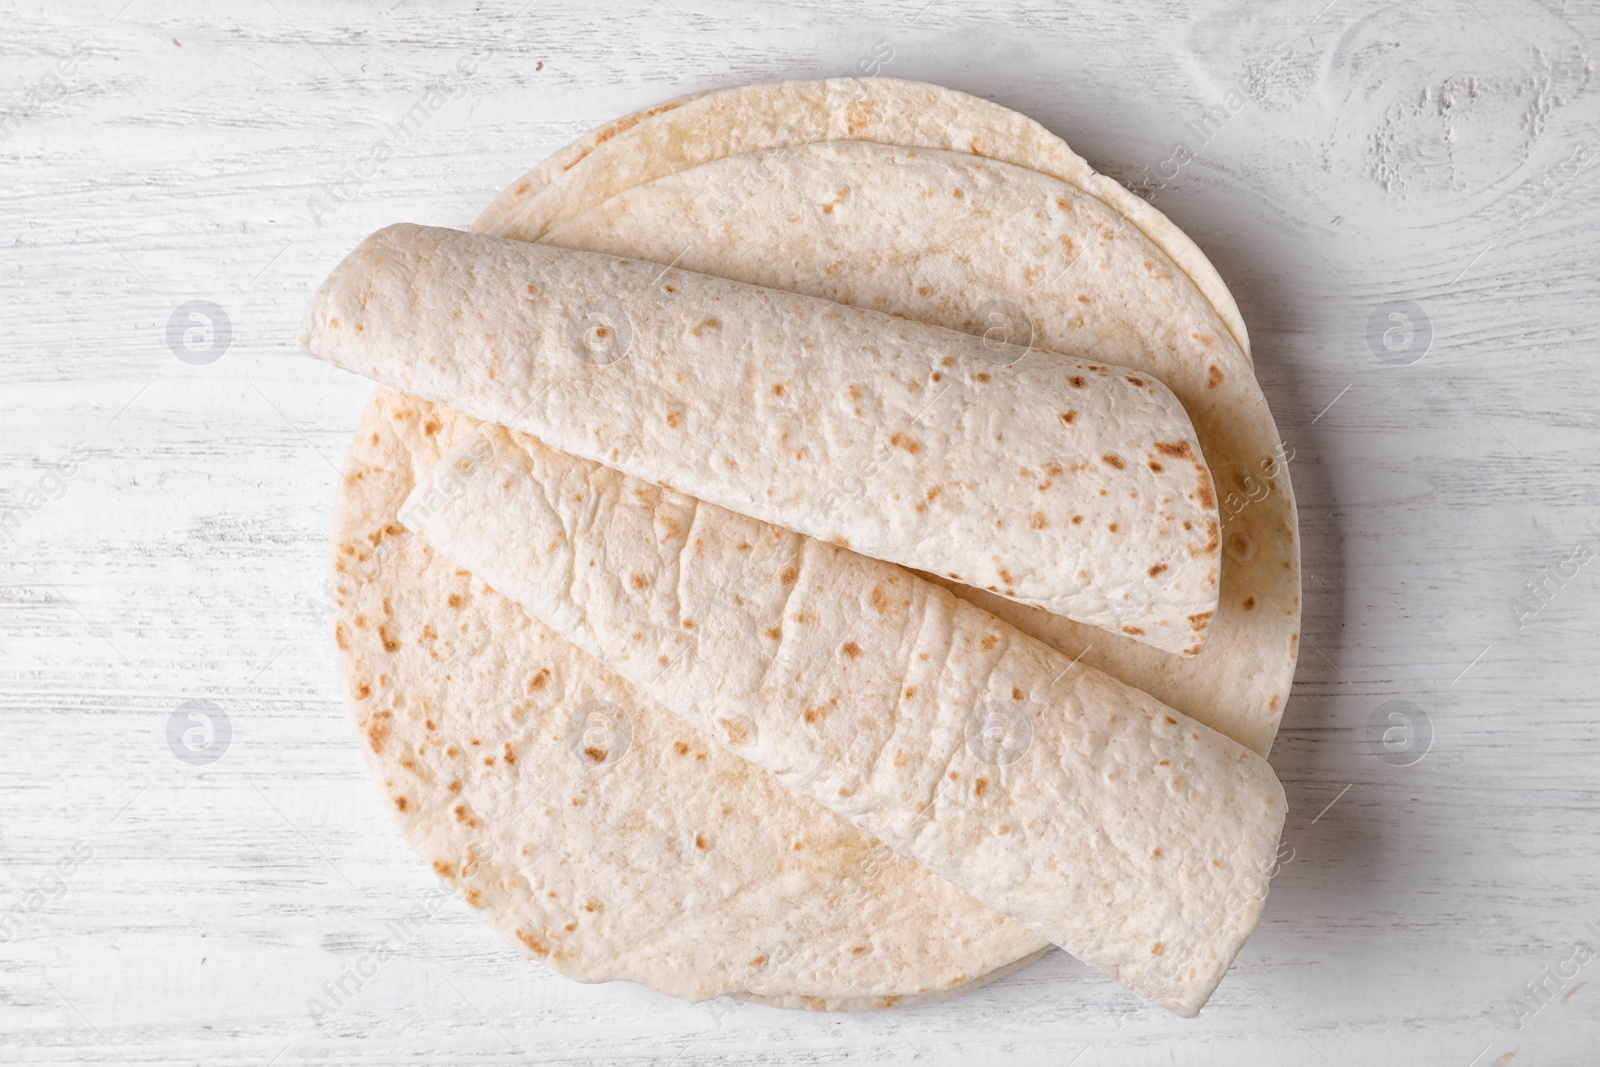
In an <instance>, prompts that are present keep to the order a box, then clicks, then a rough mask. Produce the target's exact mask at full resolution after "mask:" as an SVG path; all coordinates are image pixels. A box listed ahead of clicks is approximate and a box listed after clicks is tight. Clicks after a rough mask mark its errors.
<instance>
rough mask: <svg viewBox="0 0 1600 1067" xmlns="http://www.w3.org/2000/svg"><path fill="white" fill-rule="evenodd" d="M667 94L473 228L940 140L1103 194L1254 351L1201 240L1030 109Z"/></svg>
mask: <svg viewBox="0 0 1600 1067" xmlns="http://www.w3.org/2000/svg"><path fill="white" fill-rule="evenodd" d="M674 102H675V103H678V104H679V106H678V107H677V108H675V109H674V110H673V113H672V114H670V115H665V116H663V117H661V118H652V119H651V120H650V121H648V122H643V121H641V122H638V123H635V124H632V125H631V126H630V127H629V128H628V129H627V130H624V131H619V132H618V133H617V134H616V135H615V136H613V137H610V138H607V139H606V140H605V141H604V142H603V143H596V144H595V145H593V146H592V147H591V148H590V150H589V151H588V152H585V153H583V154H582V157H581V158H580V159H579V160H576V161H574V162H573V163H571V164H570V165H564V167H563V169H562V172H561V173H560V174H558V175H554V176H552V177H551V179H550V180H548V181H539V180H534V181H528V178H531V177H533V175H534V174H535V173H537V172H538V170H539V168H535V170H534V172H530V175H529V176H527V177H525V178H524V179H523V181H519V182H515V183H513V184H512V185H511V186H510V187H509V188H508V189H506V190H505V191H504V192H502V193H501V194H500V196H498V197H497V198H496V199H495V200H494V201H493V202H492V203H491V204H490V205H489V207H488V208H487V209H486V210H485V211H484V212H483V214H482V215H480V216H479V217H478V222H477V223H476V224H475V225H474V226H473V229H475V230H477V231H478V232H479V233H490V234H497V235H501V236H507V237H510V236H514V235H515V234H524V235H528V236H526V237H524V239H525V240H529V241H535V240H538V239H539V238H540V237H541V236H543V235H544V232H545V230H547V229H549V228H550V227H551V226H552V225H554V224H555V223H557V222H560V221H562V220H564V219H570V218H573V217H574V216H576V215H578V214H581V213H582V212H584V211H586V210H588V209H589V208H591V207H594V206H595V205H596V204H599V203H600V202H602V201H604V200H606V199H609V198H610V197H612V196H615V195H617V194H618V193H620V192H623V191H625V190H627V189H631V188H633V187H634V186H638V185H643V184H644V183H646V182H648V181H652V180H654V179H656V178H660V177H663V176H665V175H667V174H673V173H677V172H679V171H683V170H688V169H689V168H691V167H695V166H698V165H700V164H702V163H710V162H713V161H715V160H717V159H721V158H723V157H726V156H734V155H742V154H744V153H746V152H753V151H757V150H760V149H766V148H787V147H793V146H797V145H801V144H807V143H811V142H817V141H846V140H849V141H873V142H876V143H879V144H886V145H899V146H905V147H910V148H943V149H947V150H949V151H953V152H962V153H967V154H970V155H973V156H981V157H987V158H991V159H999V160H1002V161H1004V162H1007V163H1014V164H1016V165H1017V166H1020V167H1027V168H1029V169H1031V170H1036V171H1039V172H1040V173H1042V174H1047V175H1050V176H1051V177H1054V178H1059V179H1060V180H1061V181H1064V182H1067V183H1068V184H1070V185H1074V186H1076V187H1078V188H1079V189H1081V190H1083V191H1084V192H1086V193H1089V194H1090V195H1092V196H1095V197H1097V198H1099V199H1100V200H1101V201H1103V202H1104V203H1105V204H1106V205H1107V206H1108V207H1110V208H1111V209H1112V210H1113V211H1115V212H1116V213H1117V214H1119V215H1121V216H1122V217H1123V218H1124V219H1126V220H1127V221H1128V222H1129V223H1130V224H1131V225H1133V226H1134V227H1135V228H1137V229H1138V230H1140V231H1141V232H1142V233H1144V235H1145V236H1146V237H1148V238H1149V239H1150V241H1151V242H1153V243H1154V244H1155V245H1156V247H1158V248H1160V249H1161V250H1162V251H1163V252H1165V253H1166V255H1167V257H1168V258H1169V259H1171V260H1172V261H1173V262H1174V263H1175V264H1177V265H1178V268H1179V269H1180V270H1182V271H1183V272H1184V273H1185V274H1187V275H1189V277H1190V278H1191V279H1192V280H1193V281H1194V284H1195V285H1196V286H1197V287H1198V288H1199V289H1200V291H1201V292H1202V293H1204V294H1205V296H1206V299H1207V300H1208V301H1209V302H1210V303H1211V305H1212V307H1213V308H1215V309H1216V314H1217V315H1218V316H1220V317H1221V319H1222V321H1223V323H1224V324H1225V326H1226V329H1227V331H1228V333H1229V334H1230V335H1231V336H1232V337H1233V339H1234V340H1235V342H1236V343H1237V344H1238V346H1239V348H1240V349H1241V350H1242V351H1243V352H1244V354H1245V358H1246V359H1247V360H1248V359H1249V358H1250V338H1249V334H1248V333H1247V332H1246V331H1245V326H1244V319H1243V317H1242V316H1241V315H1240V314H1239V306H1238V304H1237V303H1235V302H1234V299H1233V294H1231V293H1230V292H1229V291H1228V287H1227V285H1226V283H1224V282H1223V280H1222V277H1221V276H1220V275H1219V274H1218V273H1217V271H1216V268H1215V267H1213V266H1212V265H1211V261H1210V260H1209V259H1207V258H1206V255H1205V253H1204V252H1202V251H1200V248H1199V246H1198V245H1196V244H1195V243H1194V242H1193V241H1192V240H1190V238H1189V237H1188V235H1187V234H1185V233H1184V232H1183V231H1182V230H1180V229H1178V227H1177V226H1175V225H1174V224H1173V223H1172V222H1171V220H1169V219H1168V218H1167V217H1166V216H1165V215H1163V214H1161V212H1160V211H1158V210H1157V209H1156V208H1153V207H1151V206H1150V205H1149V204H1147V203H1145V202H1144V201H1143V200H1141V199H1139V198H1138V197H1137V196H1135V195H1133V193H1131V192H1129V191H1128V190H1127V189H1125V188H1123V187H1122V185H1121V184H1119V183H1118V182H1116V181H1114V180H1112V179H1111V178H1108V177H1106V176H1105V175H1103V174H1099V173H1097V172H1096V171H1095V170H1094V168H1093V167H1091V166H1089V164H1088V162H1087V161H1086V160H1084V159H1083V157H1082V156H1079V155H1078V154H1077V153H1076V152H1074V151H1072V149H1071V148H1069V147H1068V146H1067V143H1066V142H1065V141H1063V140H1062V139H1061V138H1059V137H1057V136H1056V135H1055V134H1053V133H1051V132H1050V131H1049V130H1047V129H1045V128H1044V127H1043V126H1042V125H1040V124H1039V123H1038V122H1035V121H1034V120H1033V119H1030V118H1028V117H1027V116H1026V115H1023V114H1020V113H1018V112H1016V111H1012V110H1011V109H1010V108H1007V107H1003V106H1001V105H1000V104H996V103H994V102H992V101H989V100H984V99H982V98H981V97H976V96H971V95H968V94H967V93H963V92H958V91H956V90H954V89H946V88H944V87H942V86H938V85H929V84H927V83H925V82H913V81H905V80H903V79H900V78H885V77H872V78H827V79H823V80H816V81H780V82H763V83H760V84H756V85H741V86H737V87H734V88H729V89H721V90H716V91H712V92H708V93H703V94H700V95H699V96H696V97H694V98H693V99H690V100H684V99H683V98H679V100H678V101H674ZM542 166H544V164H541V167H542ZM524 183H526V184H527V185H528V188H526V189H524V188H523V185H524ZM730 192H731V195H732V196H734V197H735V198H736V197H737V196H738V195H739V194H738V191H737V190H736V189H735V190H731V191H730Z"/></svg>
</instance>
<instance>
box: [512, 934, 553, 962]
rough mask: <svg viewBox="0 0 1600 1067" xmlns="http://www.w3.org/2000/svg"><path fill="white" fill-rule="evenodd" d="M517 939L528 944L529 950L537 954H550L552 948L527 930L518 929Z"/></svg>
mask: <svg viewBox="0 0 1600 1067" xmlns="http://www.w3.org/2000/svg"><path fill="white" fill-rule="evenodd" d="M517 940H518V941H521V942H522V943H523V944H524V945H527V946H528V951H529V952H532V953H533V954H534V955H535V956H548V955H550V950H549V949H548V948H546V947H545V945H544V943H543V942H541V941H540V940H539V939H538V938H536V937H534V936H533V935H532V934H530V933H528V932H527V931H526V930H518V931H517Z"/></svg>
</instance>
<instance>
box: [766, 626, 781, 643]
mask: <svg viewBox="0 0 1600 1067" xmlns="http://www.w3.org/2000/svg"><path fill="white" fill-rule="evenodd" d="M763 633H765V634H766V635H767V636H768V637H769V638H771V639H772V640H774V641H776V640H777V639H778V638H780V637H782V636H783V631H782V630H781V629H779V628H778V627H776V626H769V627H767V628H766V630H764V631H763Z"/></svg>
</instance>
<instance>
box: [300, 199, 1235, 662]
mask: <svg viewBox="0 0 1600 1067" xmlns="http://www.w3.org/2000/svg"><path fill="white" fill-rule="evenodd" d="M301 343H302V345H303V346H304V347H305V348H306V349H307V350H308V351H310V352H311V353H313V354H315V355H318V356H320V357H322V358H324V359H327V360H329V361H330V362H332V363H335V364H337V365H339V366H342V367H345V368H346V369H349V370H353V371H356V372H357V373H361V374H365V375H368V376H370V377H372V378H374V379H376V380H378V381H380V382H382V383H384V384H385V385H389V386H392V387H395V388H399V389H402V390H404V391H406V392H408V393H412V394H415V395H418V396H421V397H424V398H426V399H429V400H434V401H437V402H440V403H443V404H447V405H449V406H450V407H452V408H455V409H457V410H459V411H462V412H465V413H467V414H469V415H472V416H474V417H477V418H481V419H486V420H488V421H491V422H496V423H500V424H503V425H506V426H510V427H512V428H514V429H518V430H522V431H525V432H528V433H531V434H533V435H534V436H536V437H538V438H539V439H540V440H541V441H543V442H544V443H546V444H548V445H550V446H552V447H554V448H557V449H560V450H562V451H565V452H569V453H571V454H573V455H577V456H582V457H584V458H586V459H591V460H595V461H597V462H600V463H604V464H606V465H608V466H611V467H614V468H616V469H618V470H621V471H623V472H626V473H628V474H630V475H633V476H634V477H637V478H641V479H644V480H645V481H648V482H651V483H653V484H656V485H660V486H666V487H671V488H674V489H677V490H680V491H683V492H686V493H691V494H693V495H694V496H697V497H700V498H701V499H703V500H706V501H707V502H709V503H713V504H717V505H720V506H722V507H726V508H729V509H731V510H734V511H738V512H740V513H741V514H745V515H750V516H753V517H755V518H759V519H762V520H764V521H767V522H771V523H774V524H776V525H779V526H782V527H784V528H786V529H789V530H794V531H798V532H800V533H804V534H808V535H810V536H812V537H816V538H818V539H821V540H825V541H828V542H830V543H833V544H837V545H841V546H846V547H849V548H852V549H854V550H856V551H858V552H861V553H863V554H866V555H869V556H873V557H875V558H878V559H884V560H889V561H892V562H896V563H901V564H904V565H906V566H910V567H916V568H920V569H923V570H927V571H930V572H933V573H935V574H938V575H940V576H943V577H946V578H949V579H951V580H953V581H958V582H962V583H964V584H967V585H972V586H975V587H978V588H982V589H987V590H989V591H990V592H993V593H997V594H1000V595H1002V596H1005V597H1007V598H1009V599H1011V600H1015V601H1018V602H1020V603H1024V604H1031V605H1036V606H1039V607H1043V608H1045V609H1046V610H1048V611H1051V612H1053V613H1055V614H1058V615H1064V616H1067V617H1068V618H1072V619H1076V620H1078V621H1080V622H1085V623H1088V624H1090V625H1093V626H1098V627H1102V628H1104V629H1108V630H1112V631H1114V632H1119V633H1123V634H1126V635H1129V636H1131V637H1134V638H1136V639H1138V640H1140V641H1143V642H1146V643H1148V644H1151V645H1154V646H1155V647H1157V648H1161V649H1164V650H1166V651H1169V652H1174V653H1179V654H1182V655H1185V656H1192V655H1194V654H1196V653H1198V652H1199V651H1200V649H1201V647H1202V645H1203V643H1204V640H1205V634H1206V631H1207V628H1208V625H1209V622H1210V620H1211V618H1212V616H1213V615H1214V614H1215V611H1216V606H1217V596H1218V588H1219V583H1218V577H1219V570H1220V526H1219V521H1218V516H1217V508H1216V495H1215V492H1214V490H1213V487H1212V481H1211V476H1210V473H1209V472H1208V470H1207V469H1206V465H1205V462H1204V459H1203V457H1202V456H1201V453H1200V446H1199V443H1198V442H1197V440H1196V439H1195V435H1194V429H1193V427H1192V425H1191V424H1190V422H1189V418H1188V416H1187V415H1186V414H1185V413H1184V410H1183V407H1182V405H1181V404H1180V403H1179V402H1178V400H1177V399H1176V398H1175V397H1174V396H1173V395H1172V393H1171V392H1170V391H1169V390H1168V389H1167V388H1166V386H1165V385H1163V384H1162V383H1161V382H1160V381H1158V380H1157V379H1156V378H1155V377H1154V376H1152V375H1150V374H1147V373H1137V372H1133V371H1128V370H1124V369H1121V368H1116V367H1110V366H1106V365H1104V364H1099V363H1093V362H1089V361H1086V360H1083V359H1074V358H1069V357H1066V356H1057V355H1054V354H1051V353H1038V352H1030V351H1029V350H1027V349H1023V348H1018V347H1015V346H1010V345H1004V344H991V343H989V342H988V341H986V340H985V339H984V338H982V337H975V336H972V335H970V334H965V333H958V332H955V331H952V330H945V329H941V328H939V327H935V326H929V325H926V324H924V323H918V322H911V321H906V320H901V319H897V318H895V317H893V316H889V315H884V314H880V313H878V312H873V311H865V310H860V309H856V308H850V307H845V306H842V305H839V304H834V303H830V302H828V301H825V300H818V299H816V298H813V297H805V296H799V295H796V294H792V293H786V292H780V291H778V290H773V289H765V288H762V287H759V286H753V285H745V284H741V283H738V282H733V281H728V280H726V279H722V278H716V277H711V276H708V275H702V274H693V273H690V272H686V271H678V270H673V269H670V268H662V267H659V266H657V265H655V264H650V263H642V262H638V261H635V260H628V259H618V258H615V257H612V256H606V255H600V254H596V253H588V252H577V251H567V250H561V249H554V248H548V247H544V246H541V245H532V244H525V243H522V242H518V241H508V240H502V239H498V238H493V237H486V236H481V235H476V234H469V233H463V232H459V231H455V230H445V229H436V228H429V227H421V226H412V225H397V226H391V227H388V228H386V229H384V230H380V231H379V232H378V233H376V234H374V235H372V236H371V237H369V238H367V240H366V241H364V242H363V243H362V244H361V246H360V247H359V248H357V249H356V250H355V251H354V252H352V253H351V254H350V256H348V257H347V258H346V259H345V261H344V262H343V263H342V264H340V266H339V267H338V268H337V269H336V270H335V271H334V272H333V274H332V275H331V276H330V277H329V278H328V280H327V281H326V282H325V283H323V286H322V288H321V289H320V290H319V291H318V293H317V295H316V297H315V299H314V300H313V302H312V307H311V310H310V312H309V313H308V315H307V318H306V322H305V326H304V328H303V330H302V334H301Z"/></svg>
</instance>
